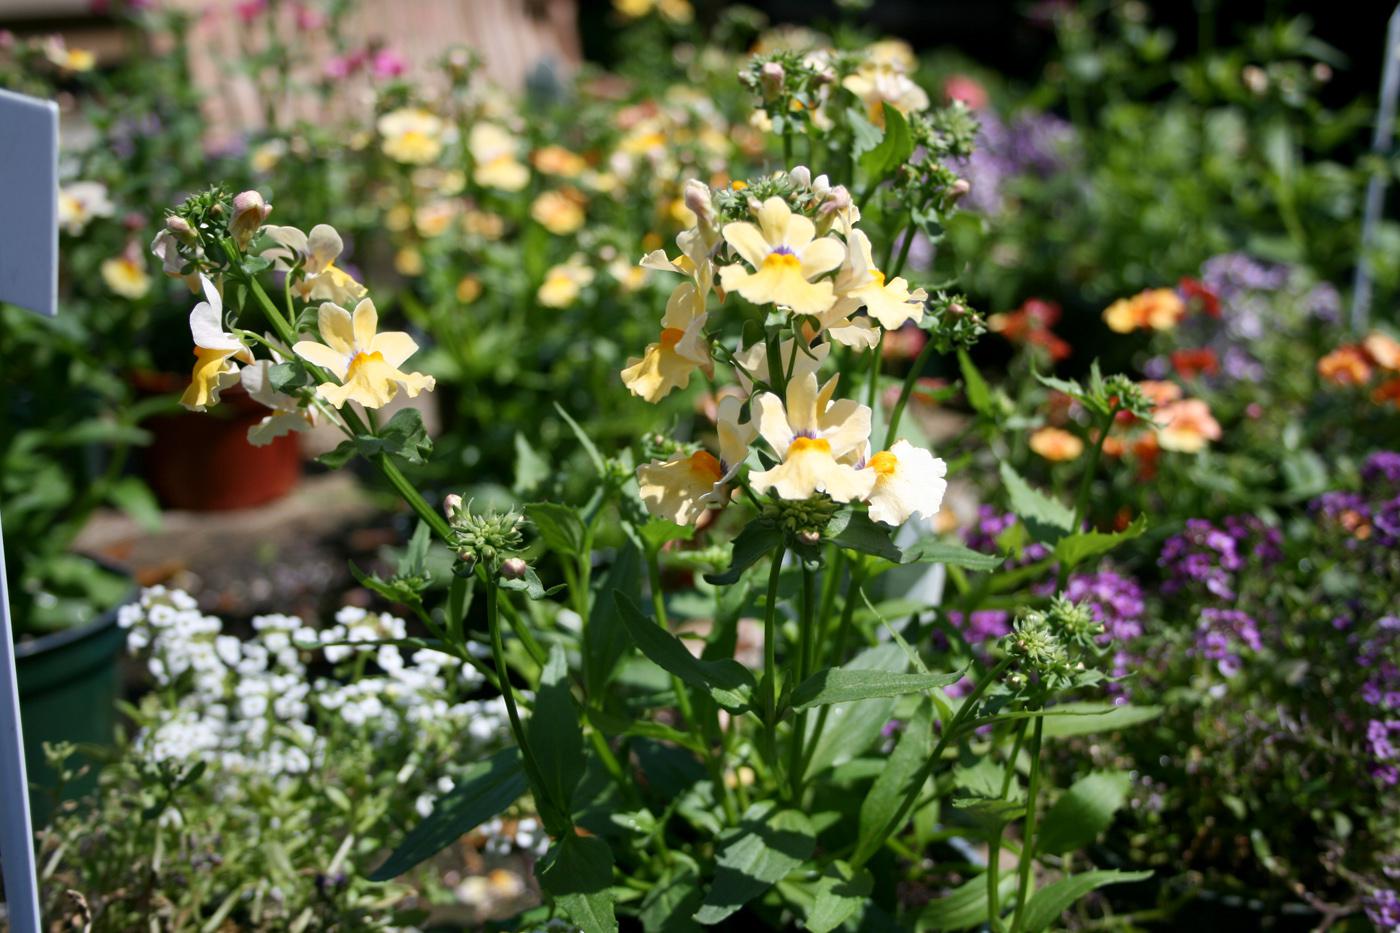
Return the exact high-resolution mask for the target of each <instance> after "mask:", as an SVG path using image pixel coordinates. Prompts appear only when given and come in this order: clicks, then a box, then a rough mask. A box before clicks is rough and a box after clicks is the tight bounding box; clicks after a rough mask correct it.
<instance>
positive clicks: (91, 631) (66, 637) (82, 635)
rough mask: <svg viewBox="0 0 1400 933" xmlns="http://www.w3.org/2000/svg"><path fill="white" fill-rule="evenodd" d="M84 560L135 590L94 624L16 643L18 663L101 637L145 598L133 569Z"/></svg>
mask: <svg viewBox="0 0 1400 933" xmlns="http://www.w3.org/2000/svg"><path fill="white" fill-rule="evenodd" d="M82 556H83V557H86V558H87V559H88V560H90V561H92V562H93V563H95V564H97V566H99V567H101V568H102V569H103V570H106V571H108V572H109V573H114V574H117V575H119V576H121V577H124V578H125V579H127V580H128V581H130V582H131V589H130V590H128V591H127V595H126V597H125V598H123V599H122V600H121V601H120V602H118V603H117V604H116V605H115V606H113V607H111V608H110V609H106V610H104V611H103V612H102V613H100V614H99V615H98V616H97V618H95V619H93V620H92V621H91V622H84V623H83V624H82V625H73V626H69V627H68V628H64V629H59V630H58V631H56V632H47V633H45V634H43V635H40V636H38V637H37V638H26V639H24V640H23V641H20V640H18V639H16V640H15V642H14V647H15V661H16V662H18V661H22V660H24V659H26V658H32V657H34V656H36V655H40V654H44V653H45V652H48V651H56V650H58V649H59V648H63V647H66V646H68V645H72V644H77V643H78V642H80V641H85V640H86V639H88V638H92V637H94V636H96V635H99V634H101V633H102V632H104V631H106V630H107V629H109V628H112V627H113V626H115V625H116V624H117V613H118V612H120V611H121V608H122V607H123V606H125V605H128V604H129V603H131V602H132V601H133V600H134V599H136V598H137V597H139V596H140V595H141V588H140V587H139V586H137V585H136V580H135V579H134V578H133V577H132V575H131V571H130V570H129V569H127V568H124V567H118V566H117V565H116V564H113V563H112V562H111V561H107V560H103V559H102V558H100V557H94V556H93V555H91V554H83V555H82Z"/></svg>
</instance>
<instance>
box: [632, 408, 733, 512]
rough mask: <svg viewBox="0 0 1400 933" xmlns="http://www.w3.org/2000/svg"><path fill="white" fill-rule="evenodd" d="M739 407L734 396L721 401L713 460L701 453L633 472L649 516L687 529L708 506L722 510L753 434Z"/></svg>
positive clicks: (677, 456)
mask: <svg viewBox="0 0 1400 933" xmlns="http://www.w3.org/2000/svg"><path fill="white" fill-rule="evenodd" d="M742 404H743V403H742V402H741V401H740V400H739V399H737V398H735V397H733V396H728V397H726V398H724V399H721V400H720V403H719V414H718V417H717V418H716V421H715V428H716V430H717V432H718V434H719V450H720V455H719V457H718V458H716V457H715V456H714V454H711V453H710V452H709V451H706V450H700V451H696V452H695V453H693V454H676V455H675V456H674V457H672V458H671V459H670V460H665V461H659V460H656V461H652V462H651V463H646V464H643V465H642V466H640V467H638V468H637V484H638V488H639V489H640V490H641V494H642V502H643V503H644V504H645V505H646V507H647V511H648V512H649V513H650V514H652V515H655V516H657V517H658V518H665V519H667V520H669V521H673V522H675V523H676V524H678V525H690V524H694V522H695V520H696V519H697V518H699V517H700V515H701V514H702V513H703V512H704V511H705V509H707V508H709V507H710V506H712V505H714V506H720V507H723V506H724V504H725V503H726V502H727V501H728V497H727V496H726V492H727V488H728V487H727V484H728V483H729V481H730V480H731V479H733V478H734V476H735V474H737V473H738V472H739V468H740V467H742V466H743V464H744V458H745V457H746V456H747V455H748V449H749V444H750V443H752V441H753V439H754V436H755V435H756V434H757V429H756V428H755V427H754V425H753V423H752V422H745V423H743V424H740V423H739V410H740V408H741V406H742Z"/></svg>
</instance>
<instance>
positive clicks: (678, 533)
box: [637, 518, 695, 551]
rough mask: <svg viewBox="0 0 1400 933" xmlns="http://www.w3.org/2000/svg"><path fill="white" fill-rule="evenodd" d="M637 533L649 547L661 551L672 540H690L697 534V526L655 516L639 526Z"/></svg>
mask: <svg viewBox="0 0 1400 933" xmlns="http://www.w3.org/2000/svg"><path fill="white" fill-rule="evenodd" d="M637 534H638V535H640V536H641V539H642V541H644V542H645V543H646V546H647V547H648V548H650V549H651V550H653V551H659V550H661V548H662V546H663V545H665V544H667V543H668V542H670V541H689V540H690V538H691V536H692V535H694V534H695V528H694V526H691V525H677V524H676V523H675V522H672V521H667V520H666V519H664V518H653V519H651V520H650V521H648V522H647V523H646V524H645V525H642V526H641V527H640V528H638V529H637Z"/></svg>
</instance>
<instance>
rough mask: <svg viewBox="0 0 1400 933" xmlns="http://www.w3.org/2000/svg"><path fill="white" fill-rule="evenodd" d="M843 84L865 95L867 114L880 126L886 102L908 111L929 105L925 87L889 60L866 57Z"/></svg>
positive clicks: (883, 120) (895, 107)
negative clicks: (867, 58) (920, 85)
mask: <svg viewBox="0 0 1400 933" xmlns="http://www.w3.org/2000/svg"><path fill="white" fill-rule="evenodd" d="M841 86H842V87H844V88H845V89H846V90H848V91H850V92H851V93H852V94H854V95H856V96H857V97H859V98H860V99H861V102H862V103H863V104H865V112H866V116H868V117H869V118H870V121H871V122H872V123H874V124H875V125H876V126H880V127H883V126H884V125H885V108H884V106H883V105H884V104H889V105H890V106H891V107H893V108H894V109H895V110H898V111H899V112H900V113H904V114H908V113H911V112H914V111H919V110H927V109H928V104H929V101H928V94H926V93H925V92H924V89H923V88H921V87H919V86H918V85H917V84H915V83H914V82H913V81H912V80H910V78H909V76H908V75H907V74H905V73H904V69H902V68H900V67H898V66H897V65H894V64H891V63H890V62H888V61H879V60H875V59H871V60H868V61H866V62H865V63H864V64H863V65H861V66H860V68H858V69H857V70H856V72H855V74H852V75H847V76H846V78H845V80H843V81H842V82H841Z"/></svg>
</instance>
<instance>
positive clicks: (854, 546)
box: [831, 512, 904, 564]
mask: <svg viewBox="0 0 1400 933" xmlns="http://www.w3.org/2000/svg"><path fill="white" fill-rule="evenodd" d="M891 531H892V529H891V528H889V527H888V526H886V525H881V524H878V523H876V522H873V521H871V520H870V516H869V515H867V514H866V513H864V512H852V513H851V517H850V521H848V522H847V523H846V527H845V528H843V529H841V533H840V534H838V535H836V536H835V537H833V538H832V539H831V540H832V541H834V542H835V543H836V544H837V545H838V546H839V547H843V548H847V549H849V550H852V551H860V552H861V553H862V554H873V555H875V556H876V557H883V558H884V559H885V560H887V561H891V562H892V563H896V564H897V563H899V561H900V558H902V557H903V556H904V555H903V553H902V552H901V551H900V550H899V548H898V547H896V546H895V543H894V541H892V540H890V532H891Z"/></svg>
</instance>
